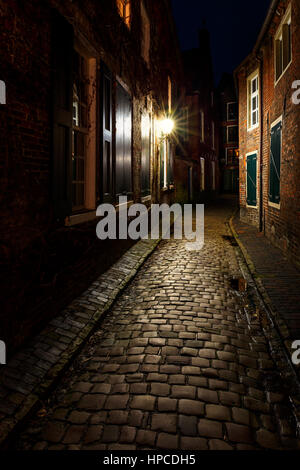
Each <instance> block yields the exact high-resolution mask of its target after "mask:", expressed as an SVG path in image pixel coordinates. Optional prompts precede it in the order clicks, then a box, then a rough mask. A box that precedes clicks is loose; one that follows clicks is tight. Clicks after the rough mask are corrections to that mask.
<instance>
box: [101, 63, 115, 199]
mask: <svg viewBox="0 0 300 470" xmlns="http://www.w3.org/2000/svg"><path fill="white" fill-rule="evenodd" d="M101 66H102V79H101V83H102V99H101V103H102V121H101V122H102V126H101V127H102V143H103V146H102V149H103V150H102V185H103V190H102V194H103V200H104V201H107V202H108V201H112V199H113V193H114V189H113V159H112V77H111V73H110V71H109V70H108V69H107V67H106V66H105V65H104V64H103V63H102V64H101Z"/></svg>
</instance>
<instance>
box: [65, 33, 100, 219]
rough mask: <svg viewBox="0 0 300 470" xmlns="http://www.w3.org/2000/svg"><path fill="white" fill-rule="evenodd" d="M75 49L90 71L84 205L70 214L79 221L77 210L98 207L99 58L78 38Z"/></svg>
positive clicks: (91, 210)
mask: <svg viewBox="0 0 300 470" xmlns="http://www.w3.org/2000/svg"><path fill="white" fill-rule="evenodd" d="M74 50H75V51H76V52H77V53H78V54H79V55H81V56H82V57H83V58H84V60H85V61H86V63H87V73H88V122H87V129H88V131H87V138H86V143H85V170H84V207H83V208H82V209H81V210H80V211H77V210H76V209H75V210H74V209H72V211H73V212H72V214H71V216H70V220H72V218H73V220H74V221H77V220H80V217H77V216H78V213H77V212H92V213H93V211H94V210H95V209H96V140H97V130H96V127H97V123H96V121H97V96H96V93H95V91H94V90H95V88H96V86H97V85H96V83H97V59H96V58H95V57H94V54H92V53H90V51H89V50H88V49H86V48H85V47H83V46H82V44H81V42H80V41H78V40H77V39H76V40H75V45H74ZM78 223H80V222H78Z"/></svg>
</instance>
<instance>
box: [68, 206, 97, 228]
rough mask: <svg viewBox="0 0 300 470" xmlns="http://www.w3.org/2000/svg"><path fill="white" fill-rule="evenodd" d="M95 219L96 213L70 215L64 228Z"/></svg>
mask: <svg viewBox="0 0 300 470" xmlns="http://www.w3.org/2000/svg"><path fill="white" fill-rule="evenodd" d="M95 219H96V211H94V210H93V211H88V212H83V213H82V214H74V215H70V216H69V217H67V218H66V221H65V226H66V227H73V226H74V225H79V224H84V223H85V222H91V221H92V220H95Z"/></svg>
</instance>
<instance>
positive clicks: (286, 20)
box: [274, 5, 293, 87]
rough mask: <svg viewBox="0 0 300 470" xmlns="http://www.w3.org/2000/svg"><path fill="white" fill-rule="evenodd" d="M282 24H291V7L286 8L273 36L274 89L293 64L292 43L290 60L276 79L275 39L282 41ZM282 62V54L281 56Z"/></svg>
mask: <svg viewBox="0 0 300 470" xmlns="http://www.w3.org/2000/svg"><path fill="white" fill-rule="evenodd" d="M284 24H289V25H291V24H292V9H291V5H289V7H288V9H287V11H286V13H285V15H284V17H283V19H282V21H281V23H280V25H279V27H278V30H277V32H276V34H275V36H274V87H276V85H277V83H278V82H280V80H281V78H282V77H283V75H284V74H285V72H286V71H287V69H288V68H289V67H290V65H291V63H292V62H293V48H292V43H291V60H290V62H289V63H288V64H287V66H286V68H285V69H283V67H282V72H281V74H280V76H279V77H278V78H276V41H277V39H280V40H282V27H283V25H284ZM282 60H283V54H282Z"/></svg>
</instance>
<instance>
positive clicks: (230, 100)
mask: <svg viewBox="0 0 300 470" xmlns="http://www.w3.org/2000/svg"><path fill="white" fill-rule="evenodd" d="M218 103H219V116H220V129H219V130H220V172H221V175H222V176H221V188H222V191H223V192H225V193H238V190H239V189H238V188H239V144H238V139H239V132H238V100H237V96H236V88H235V83H234V79H233V76H232V75H231V74H228V73H224V74H223V76H222V78H221V81H220V83H219V86H218Z"/></svg>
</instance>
